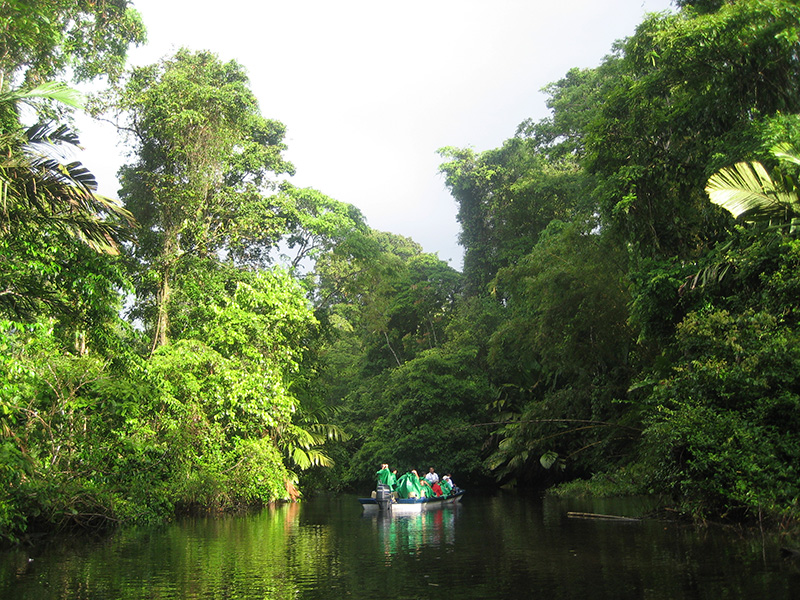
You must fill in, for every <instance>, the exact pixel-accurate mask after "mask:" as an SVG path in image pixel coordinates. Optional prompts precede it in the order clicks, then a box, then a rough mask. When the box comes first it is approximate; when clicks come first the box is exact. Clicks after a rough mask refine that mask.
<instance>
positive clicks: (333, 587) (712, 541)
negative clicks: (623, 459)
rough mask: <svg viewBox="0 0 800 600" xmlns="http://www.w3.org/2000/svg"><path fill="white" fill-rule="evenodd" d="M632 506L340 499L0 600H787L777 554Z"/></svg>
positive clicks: (200, 536)
mask: <svg viewBox="0 0 800 600" xmlns="http://www.w3.org/2000/svg"><path fill="white" fill-rule="evenodd" d="M645 508H646V503H645V502H644V501H640V500H626V501H625V502H620V501H616V502H609V501H606V502H601V501H576V500H571V501H567V500H560V499H551V498H546V499H541V498H538V497H524V496H521V495H517V494H511V493H498V494H494V495H486V496H479V495H469V494H468V495H466V496H465V497H464V500H463V502H462V504H461V505H456V506H451V507H444V508H442V509H441V510H436V511H430V512H426V513H423V514H420V515H410V516H401V515H394V516H391V515H390V516H385V515H362V513H361V508H360V506H359V505H358V503H357V501H356V498H355V497H354V496H339V497H334V498H319V499H314V500H310V501H307V502H303V503H298V504H290V505H282V506H278V507H274V508H269V509H265V510H263V511H260V512H258V513H252V514H247V515H237V516H222V517H202V518H199V517H194V518H186V519H181V520H179V521H177V522H174V523H170V524H168V525H164V526H161V527H156V528H133V529H124V530H120V531H117V532H115V533H113V534H111V535H108V536H105V537H102V538H93V539H92V538H86V537H80V536H74V535H72V536H64V537H58V538H56V539H51V540H48V541H47V542H41V543H39V544H37V545H35V546H32V547H26V548H14V549H11V550H6V551H2V552H0V599H3V600H5V599H8V600H11V599H14V600H49V599H64V600H67V599H70V600H72V599H75V600H101V599H102V600H112V599H126V600H127V599H148V600H166V599H230V600H250V599H253V600H255V599H258V600H266V599H269V600H271V599H289V598H292V599H320V600H333V599H336V600H341V599H346V598H354V599H356V598H358V599H390V598H398V599H399V598H402V599H404V600H414V599H426V600H439V599H443V598H458V599H473V598H480V599H496V600H506V599H525V600H529V599H531V598H537V597H541V598H547V599H548V600H558V599H562V598H564V599H566V598H569V599H573V598H574V599H579V600H590V599H595V598H596V599H609V600H610V599H614V600H624V599H629V598H630V599H640V598H645V599H648V600H659V599H664V600H667V599H669V600H680V599H708V600H718V599H720V598H753V599H770V600H782V599H789V598H797V597H798V594H800V561H797V560H792V559H785V558H783V557H782V556H781V554H780V551H779V550H780V549H779V545H778V542H775V541H770V540H769V538H762V537H761V536H760V535H753V534H747V535H745V534H741V533H737V532H735V531H733V530H730V529H722V528H715V527H710V528H694V527H687V526H685V525H679V524H676V523H668V522H662V521H654V520H644V521H639V522H621V521H605V520H593V519H576V518H572V517H570V516H568V515H567V513H568V512H570V511H581V512H603V513H607V514H608V513H610V514H625V515H628V516H636V514H637V513H641V512H643V511H644V510H645Z"/></svg>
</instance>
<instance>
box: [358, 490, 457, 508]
mask: <svg viewBox="0 0 800 600" xmlns="http://www.w3.org/2000/svg"><path fill="white" fill-rule="evenodd" d="M463 495H464V491H463V490H462V491H460V492H457V493H455V494H452V495H450V496H447V497H443V496H439V497H437V498H402V499H398V500H396V501H395V502H392V504H391V509H390V510H391V511H392V512H393V513H418V512H422V511H425V510H436V509H439V508H442V507H443V506H447V505H452V504H457V503H458V502H460V501H461V497H462V496H463ZM358 501H359V502H360V503H361V508H362V509H363V510H364V512H378V511H379V510H380V504H379V503H378V501H377V500H376V499H375V498H359V499H358Z"/></svg>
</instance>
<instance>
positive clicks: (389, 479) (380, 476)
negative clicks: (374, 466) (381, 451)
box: [375, 463, 397, 491]
mask: <svg viewBox="0 0 800 600" xmlns="http://www.w3.org/2000/svg"><path fill="white" fill-rule="evenodd" d="M396 473H397V470H395V471H390V470H389V465H388V464H387V463H383V464H382V465H381V468H380V470H379V471H378V472H376V473H375V479H376V480H377V483H378V485H380V484H383V485H386V486H389V489H390V490H391V491H394V490H395V487H396V486H397V475H396Z"/></svg>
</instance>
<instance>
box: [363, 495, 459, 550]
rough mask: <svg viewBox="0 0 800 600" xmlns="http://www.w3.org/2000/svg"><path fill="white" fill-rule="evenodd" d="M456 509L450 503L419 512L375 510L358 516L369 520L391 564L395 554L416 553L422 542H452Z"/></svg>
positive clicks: (454, 505) (430, 543)
mask: <svg viewBox="0 0 800 600" xmlns="http://www.w3.org/2000/svg"><path fill="white" fill-rule="evenodd" d="M458 511H459V506H458V505H457V504H453V505H451V506H447V507H442V508H440V509H438V510H431V511H423V512H421V513H419V514H403V515H396V514H393V513H391V512H388V513H381V512H378V513H373V514H365V515H364V516H363V517H362V518H364V519H370V520H372V522H373V524H374V529H375V531H376V533H377V536H378V540H379V543H380V545H381V548H382V550H383V553H384V556H385V558H386V564H391V560H392V557H393V556H395V555H397V554H409V555H412V554H417V555H418V554H419V552H420V551H421V550H422V548H425V547H426V546H434V547H438V546H442V545H443V544H449V545H453V544H454V543H455V522H456V518H457V516H458Z"/></svg>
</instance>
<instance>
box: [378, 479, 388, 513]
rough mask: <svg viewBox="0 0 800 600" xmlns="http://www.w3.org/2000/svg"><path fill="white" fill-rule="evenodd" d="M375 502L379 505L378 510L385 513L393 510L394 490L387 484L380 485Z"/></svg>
mask: <svg viewBox="0 0 800 600" xmlns="http://www.w3.org/2000/svg"><path fill="white" fill-rule="evenodd" d="M375 501H376V502H377V503H378V510H381V511H385V510H391V508H392V490H391V489H390V488H389V486H388V485H386V484H385V483H379V484H378V489H377V490H376V491H375Z"/></svg>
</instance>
